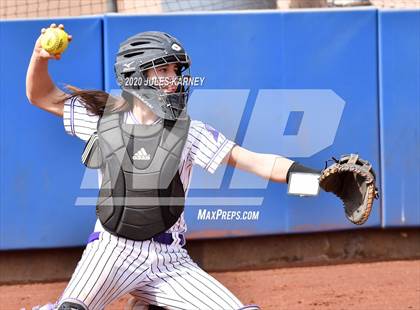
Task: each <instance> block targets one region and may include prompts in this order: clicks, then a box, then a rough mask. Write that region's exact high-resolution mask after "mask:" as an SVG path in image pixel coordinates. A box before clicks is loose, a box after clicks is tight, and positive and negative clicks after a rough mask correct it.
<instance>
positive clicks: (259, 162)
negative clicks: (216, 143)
mask: <svg viewBox="0 0 420 310" xmlns="http://www.w3.org/2000/svg"><path fill="white" fill-rule="evenodd" d="M227 162H228V163H229V165H231V166H233V167H235V168H238V169H241V170H244V171H247V172H250V173H253V174H256V175H258V176H260V177H262V178H264V179H267V180H270V181H273V182H286V176H287V171H288V170H289V168H290V166H291V165H292V164H293V161H292V160H290V159H288V158H285V157H282V156H280V155H274V154H264V153H256V152H252V151H250V150H247V149H245V148H243V147H241V146H239V145H235V146H234V148H233V149H232V151H231V153H230V156H229V157H228V159H227Z"/></svg>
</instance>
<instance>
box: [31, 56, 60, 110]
mask: <svg viewBox="0 0 420 310" xmlns="http://www.w3.org/2000/svg"><path fill="white" fill-rule="evenodd" d="M55 89H56V86H55V84H54V82H53V81H52V79H51V77H50V75H49V73H48V59H44V58H41V57H39V56H37V54H36V53H35V52H34V53H33V54H32V57H31V60H30V63H29V66H28V71H27V73H26V96H27V97H28V99H29V101H30V102H31V103H33V104H35V105H36V104H37V103H38V102H39V101H41V100H42V99H43V98H47V97H48V96H49V95H50V94H51V93H53V92H54V91H55Z"/></svg>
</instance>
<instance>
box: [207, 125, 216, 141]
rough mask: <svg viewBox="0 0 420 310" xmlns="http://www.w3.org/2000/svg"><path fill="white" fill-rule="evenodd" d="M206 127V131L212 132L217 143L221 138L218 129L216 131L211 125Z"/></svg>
mask: <svg viewBox="0 0 420 310" xmlns="http://www.w3.org/2000/svg"><path fill="white" fill-rule="evenodd" d="M205 127H206V129H207V130H208V131H210V132H211V134H212V135H213V139H214V141H216V142H217V139H218V138H219V132H218V131H217V130H216V129H214V128H213V127H211V126H210V125H207V124H206V125H205Z"/></svg>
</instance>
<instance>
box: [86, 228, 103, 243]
mask: <svg viewBox="0 0 420 310" xmlns="http://www.w3.org/2000/svg"><path fill="white" fill-rule="evenodd" d="M100 234H101V233H100V232H99V231H95V232H93V233H91V234H90V236H89V238H88V240H87V243H91V242H92V241H95V240H98V239H99V235H100Z"/></svg>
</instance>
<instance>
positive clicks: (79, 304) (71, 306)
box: [57, 299, 88, 310]
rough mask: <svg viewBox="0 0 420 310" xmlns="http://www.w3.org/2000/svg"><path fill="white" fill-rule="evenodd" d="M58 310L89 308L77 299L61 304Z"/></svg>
mask: <svg viewBox="0 0 420 310" xmlns="http://www.w3.org/2000/svg"><path fill="white" fill-rule="evenodd" d="M57 310H88V307H87V306H86V305H85V304H84V303H83V302H81V301H80V300H77V299H71V300H69V299H67V300H63V301H61V302H60V304H59V305H58V308H57Z"/></svg>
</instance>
